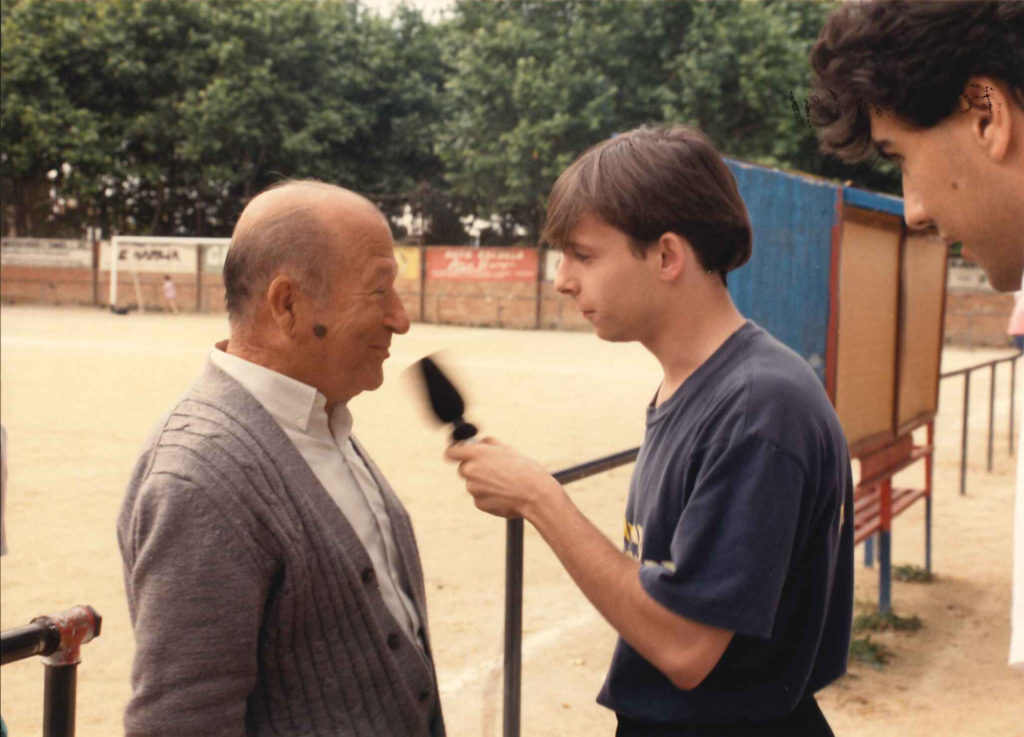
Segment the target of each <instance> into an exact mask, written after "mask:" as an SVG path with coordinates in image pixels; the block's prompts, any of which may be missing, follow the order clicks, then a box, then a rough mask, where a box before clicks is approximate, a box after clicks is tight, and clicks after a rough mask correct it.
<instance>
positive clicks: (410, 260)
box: [395, 246, 420, 281]
mask: <svg viewBox="0 0 1024 737" xmlns="http://www.w3.org/2000/svg"><path fill="white" fill-rule="evenodd" d="M395 259H396V260H397V261H398V278H399V279H413V280H416V281H418V280H419V278H420V249H419V247H418V246H395Z"/></svg>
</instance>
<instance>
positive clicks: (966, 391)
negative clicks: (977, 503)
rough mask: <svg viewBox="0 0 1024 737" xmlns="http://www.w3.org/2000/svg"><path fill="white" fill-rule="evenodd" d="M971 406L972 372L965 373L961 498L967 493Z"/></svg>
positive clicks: (961, 449)
mask: <svg viewBox="0 0 1024 737" xmlns="http://www.w3.org/2000/svg"><path fill="white" fill-rule="evenodd" d="M970 406H971V372H970V371H966V372H965V373H964V415H963V423H962V427H963V429H962V436H961V438H960V496H963V495H964V494H966V493H967V417H968V415H969V414H970Z"/></svg>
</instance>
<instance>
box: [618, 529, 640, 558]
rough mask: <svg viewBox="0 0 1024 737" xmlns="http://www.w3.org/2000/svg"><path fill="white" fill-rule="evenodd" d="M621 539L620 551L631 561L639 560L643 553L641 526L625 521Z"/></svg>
mask: <svg viewBox="0 0 1024 737" xmlns="http://www.w3.org/2000/svg"><path fill="white" fill-rule="evenodd" d="M622 537H623V545H622V549H623V550H625V551H626V553H627V554H628V555H629V557H630V558H632V559H633V560H640V557H641V556H642V555H643V552H644V528H643V527H642V526H641V525H633V524H630V522H629V520H628V519H627V520H626V527H625V529H623V531H622Z"/></svg>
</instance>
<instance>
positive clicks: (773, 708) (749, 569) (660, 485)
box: [598, 322, 853, 722]
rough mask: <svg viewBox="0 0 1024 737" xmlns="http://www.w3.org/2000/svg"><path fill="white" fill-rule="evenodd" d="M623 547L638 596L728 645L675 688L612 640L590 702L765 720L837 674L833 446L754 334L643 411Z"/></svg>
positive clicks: (754, 329) (815, 410)
mask: <svg viewBox="0 0 1024 737" xmlns="http://www.w3.org/2000/svg"><path fill="white" fill-rule="evenodd" d="M624 542H625V549H626V551H627V552H628V553H629V554H631V555H633V556H634V557H635V558H637V559H639V560H640V561H641V562H642V565H641V568H640V580H641V583H642V585H643V587H644V589H645V590H646V591H647V593H648V594H650V596H651V597H653V598H654V599H655V600H656V601H658V602H659V603H661V604H662V605H663V606H665V607H667V608H668V609H670V610H672V611H673V612H676V613H677V614H680V615H682V616H684V617H688V618H690V619H693V620H696V621H698V622H703V623H705V624H709V625H713V626H715V627H721V628H723V629H727V630H731V631H733V632H735V635H734V636H733V639H732V641H731V642H730V643H729V646H728V647H727V648H726V650H725V653H724V654H723V655H722V658H721V660H720V661H719V662H718V664H717V665H716V666H715V667H714V668H713V669H712V671H711V673H710V674H709V675H708V677H707V678H706V679H705V680H704V681H703V682H702V683H701V684H700V685H699V686H697V687H696V688H695V689H693V690H691V691H683V690H680V689H678V688H676V687H675V686H674V685H673V684H672V682H671V681H669V679H668V678H666V677H665V676H664V675H662V673H661V672H660V671H658V670H657V669H656V668H655V667H654V666H652V665H651V664H650V663H648V662H647V661H646V660H644V659H643V658H642V657H641V656H640V655H638V654H637V652H636V651H635V650H633V648H631V647H630V646H629V645H628V644H626V643H625V642H624V641H623V640H622V639H620V640H619V642H618V644H617V646H616V649H615V653H614V655H613V657H612V664H611V668H610V670H609V672H608V677H607V679H606V681H605V684H604V686H603V688H602V689H601V693H600V695H599V696H598V702H599V703H601V704H603V705H605V706H607V707H609V708H611V709H613V710H615V711H616V712H617V713H619V714H621V715H623V716H627V717H630V718H633V719H640V720H645V721H652V722H673V721H687V720H692V721H700V722H734V721H741V720H745V719H752V720H761V719H771V718H775V717H779V716H783V715H785V714H788V713H789V712H790V711H792V710H793V708H794V707H795V706H796V705H797V704H798V703H799V702H800V701H801V700H802V699H804V698H806V697H807V696H809V695H811V694H813V693H814V692H815V691H817V690H818V689H820V688H822V687H823V686H825V685H826V684H828V683H830V682H831V681H833V680H835V679H836V678H838V677H839V676H840V675H842V674H843V673H844V672H845V670H846V659H847V652H848V649H849V643H850V624H851V619H852V610H853V484H852V480H851V476H850V457H849V451H848V448H847V443H846V438H845V437H844V435H843V431H842V429H841V427H840V425H839V420H838V418H837V417H836V414H835V411H834V410H833V409H832V405H831V404H830V403H829V400H828V397H827V395H826V394H825V391H824V388H823V387H822V385H821V382H820V381H819V380H818V378H817V376H816V375H815V374H814V372H813V371H812V370H811V368H810V367H809V366H808V365H807V363H806V362H805V361H804V360H803V359H802V358H800V357H799V356H798V355H797V354H796V353H794V352H793V351H791V350H790V349H789V348H787V347H786V346H784V345H782V344H781V343H780V342H778V341H777V340H776V339H775V338H773V337H772V336H771V335H769V334H768V333H767V332H765V331H764V330H763V329H761V328H760V327H758V326H757V325H755V324H754V323H752V322H747V323H745V324H744V325H743V327H741V328H740V329H739V330H738V331H736V332H735V333H734V334H733V335H731V336H730V337H729V339H728V340H726V342H725V343H723V344H722V346H721V347H720V348H719V349H718V350H717V351H716V352H715V353H714V354H713V355H712V356H711V358H709V359H708V360H707V361H705V362H704V363H703V364H702V365H701V366H700V367H699V368H698V369H697V370H696V371H695V372H694V373H693V374H692V375H691V376H690V377H689V378H688V379H687V380H686V381H685V382H684V383H683V385H682V386H681V387H680V388H679V389H678V390H676V392H675V393H674V394H673V395H672V396H671V397H669V399H668V400H667V401H665V402H664V403H663V404H662V405H661V406H660V407H653V406H651V407H649V408H648V410H647V432H646V435H645V437H644V442H643V445H642V446H641V448H640V455H639V457H638V458H637V462H636V467H635V469H634V471H633V477H632V480H631V481H630V487H629V501H628V502H627V505H626V525H625V541H624Z"/></svg>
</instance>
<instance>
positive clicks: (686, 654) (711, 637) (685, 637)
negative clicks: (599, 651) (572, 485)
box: [525, 479, 731, 689]
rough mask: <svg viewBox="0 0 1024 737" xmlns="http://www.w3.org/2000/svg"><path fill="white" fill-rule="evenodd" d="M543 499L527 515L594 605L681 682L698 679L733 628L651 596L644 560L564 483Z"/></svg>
mask: <svg viewBox="0 0 1024 737" xmlns="http://www.w3.org/2000/svg"><path fill="white" fill-rule="evenodd" d="M552 482H553V479H552ZM538 499H543V500H544V501H543V502H542V503H538V504H536V505H532V506H531V507H530V508H528V509H527V510H525V511H526V518H527V519H528V520H529V521H530V523H531V524H533V526H534V527H535V528H536V529H537V531H538V532H539V533H540V535H541V537H543V538H544V540H545V542H547V544H548V545H549V546H550V547H551V549H552V551H553V552H554V553H555V555H556V556H557V557H558V559H559V561H560V562H561V563H562V565H563V567H564V568H565V569H566V571H567V572H568V573H569V575H570V576H571V577H572V579H573V581H575V582H576V585H577V586H578V587H579V588H580V590H581V591H582V592H583V593H584V595H586V597H587V598H588V599H589V600H590V602H591V603H592V604H593V605H594V607H595V608H596V609H597V610H598V611H599V612H600V613H601V615H602V616H603V617H604V618H605V619H606V620H607V621H608V623H609V624H611V625H612V627H614V628H615V630H616V631H617V632H618V633H619V635H620V636H621V637H622V638H623V639H624V640H625V641H626V642H627V643H629V645H630V646H631V647H632V648H633V649H634V650H636V651H637V652H638V653H639V654H640V655H641V656H643V657H644V659H646V660H647V661H648V662H649V663H651V664H652V665H653V666H654V667H656V668H657V669H658V670H659V671H661V672H662V673H663V674H664V675H665V676H666V677H668V678H669V679H670V680H671V681H672V682H673V683H674V684H675V685H676V686H678V687H680V688H687V689H688V688H693V687H695V686H696V685H698V684H699V683H700V681H702V680H703V679H704V677H705V676H706V675H707V673H708V672H709V671H710V670H711V668H713V667H714V665H715V663H717V661H718V659H719V658H720V657H721V654H722V652H723V651H724V649H725V646H726V645H728V642H729V639H730V638H731V633H729V632H727V631H724V630H720V629H718V628H715V627H710V626H708V625H705V624H702V623H700V622H695V621H693V620H689V619H687V618H685V617H682V616H680V615H678V614H675V613H674V612H672V611H670V610H668V609H666V608H665V607H663V606H662V605H661V604H659V603H658V602H656V601H655V600H654V599H653V598H651V596H650V595H649V594H647V592H646V591H645V590H644V588H643V586H642V585H641V583H640V575H639V570H640V564H639V563H638V562H636V561H634V560H632V559H631V558H629V557H628V556H627V555H626V554H625V553H623V552H622V551H620V550H618V549H617V548H616V547H615V546H614V545H613V544H612V543H611V542H610V541H609V540H608V538H607V537H605V535H604V534H603V533H602V532H601V531H600V530H598V529H597V527H595V526H594V524H593V523H592V522H590V520H588V519H587V518H586V517H585V516H584V515H583V513H582V512H580V510H579V509H578V508H577V507H576V505H575V504H573V502H572V500H571V499H570V498H569V497H568V495H567V494H566V493H565V492H564V490H562V489H561V488H560V487H559V488H558V490H557V492H556V491H555V490H554V488H553V487H552V488H551V490H550V492H549V493H546V494H543V495H538Z"/></svg>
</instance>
